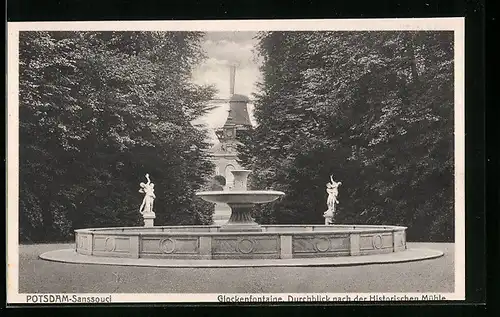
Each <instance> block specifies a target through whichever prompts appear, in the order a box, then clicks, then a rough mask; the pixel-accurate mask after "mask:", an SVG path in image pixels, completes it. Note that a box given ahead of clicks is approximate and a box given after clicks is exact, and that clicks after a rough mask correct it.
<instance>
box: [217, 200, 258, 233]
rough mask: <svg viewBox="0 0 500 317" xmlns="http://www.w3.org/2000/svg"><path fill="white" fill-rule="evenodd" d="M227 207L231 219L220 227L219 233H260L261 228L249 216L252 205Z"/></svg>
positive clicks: (230, 205) (231, 205)
mask: <svg viewBox="0 0 500 317" xmlns="http://www.w3.org/2000/svg"><path fill="white" fill-rule="evenodd" d="M229 207H231V217H230V218H229V220H228V221H227V222H226V223H225V224H224V225H222V226H221V227H220V232H240V231H251V232H262V227H261V226H260V225H259V224H258V223H256V222H255V221H254V220H253V218H252V216H251V212H252V207H253V204H229Z"/></svg>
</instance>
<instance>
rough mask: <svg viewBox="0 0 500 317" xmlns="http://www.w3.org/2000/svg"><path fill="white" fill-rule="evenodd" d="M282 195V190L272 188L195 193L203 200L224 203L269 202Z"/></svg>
mask: <svg viewBox="0 0 500 317" xmlns="http://www.w3.org/2000/svg"><path fill="white" fill-rule="evenodd" d="M284 195H285V193H284V192H280V191H274V190H242V191H236V190H234V191H207V192H198V193H196V196H198V197H201V198H202V199H203V200H206V201H209V202H212V203H225V204H262V203H269V202H272V201H275V200H276V199H278V198H279V197H281V196H284Z"/></svg>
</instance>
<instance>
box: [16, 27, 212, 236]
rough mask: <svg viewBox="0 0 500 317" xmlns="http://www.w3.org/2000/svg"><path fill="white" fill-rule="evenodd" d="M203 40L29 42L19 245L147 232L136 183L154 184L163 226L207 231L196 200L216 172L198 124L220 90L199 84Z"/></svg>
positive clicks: (24, 35)
mask: <svg viewBox="0 0 500 317" xmlns="http://www.w3.org/2000/svg"><path fill="white" fill-rule="evenodd" d="M202 38H203V34H201V33H196V32H21V34H20V41H19V43H20V44H19V61H20V63H19V97H20V104H19V117H20V122H19V143H20V144H19V172H20V175H19V176H20V179H19V181H20V183H19V184H20V187H19V188H20V193H19V198H20V205H19V207H20V209H19V217H20V218H19V224H20V239H21V241H54V240H65V239H68V238H70V237H71V236H72V234H73V230H74V229H77V228H82V227H96V226H128V225H142V223H141V217H140V215H139V212H138V210H139V206H140V203H141V200H142V195H141V194H140V193H139V192H138V190H139V182H143V181H145V179H144V175H145V174H146V173H149V174H150V175H151V178H152V182H153V183H155V191H156V196H157V199H156V201H155V212H156V215H157V219H156V223H157V224H159V225H162V224H182V223H194V224H206V223H209V222H210V221H211V216H212V212H213V208H212V205H211V204H209V203H205V202H203V201H201V200H199V199H196V198H194V197H195V196H194V193H195V191H197V190H199V189H200V187H201V186H203V184H205V183H206V179H207V177H208V176H209V175H210V174H211V172H212V169H213V166H212V164H211V163H210V161H209V160H208V159H207V154H206V150H207V149H208V147H209V144H207V143H206V141H205V139H206V137H205V136H206V133H205V131H204V130H203V129H201V128H200V127H196V126H193V125H192V124H191V122H192V121H193V120H195V119H196V118H198V117H200V116H202V115H203V114H204V113H205V112H206V110H207V109H206V104H207V100H209V99H211V98H212V97H213V94H214V90H213V89H212V88H210V87H200V86H196V85H194V84H192V83H191V81H190V76H191V70H192V68H193V67H194V66H195V65H196V64H197V63H199V62H200V61H201V60H202V59H203V58H204V56H203V52H202V50H201V48H200V43H201V40H202Z"/></svg>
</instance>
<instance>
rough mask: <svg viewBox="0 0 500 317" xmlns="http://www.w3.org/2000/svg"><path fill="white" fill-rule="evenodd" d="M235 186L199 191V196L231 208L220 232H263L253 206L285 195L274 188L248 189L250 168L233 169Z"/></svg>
mask: <svg viewBox="0 0 500 317" xmlns="http://www.w3.org/2000/svg"><path fill="white" fill-rule="evenodd" d="M231 173H232V174H233V175H234V187H233V188H232V189H231V190H229V191H211V192H199V193H196V195H197V196H199V197H201V198H202V199H204V200H206V201H210V202H213V203H225V204H227V205H228V206H229V207H230V208H231V217H230V218H229V220H228V221H227V222H226V223H225V224H223V225H222V226H221V227H220V229H219V231H220V232H262V231H263V229H262V227H261V226H260V225H259V224H258V223H256V222H255V221H254V220H253V218H252V215H251V214H252V207H253V206H254V205H255V204H262V203H268V202H272V201H275V200H276V199H278V198H279V197H281V196H283V195H285V193H283V192H279V191H272V190H247V177H248V174H250V171H249V170H233V171H231Z"/></svg>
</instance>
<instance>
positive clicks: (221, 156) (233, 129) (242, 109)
mask: <svg viewBox="0 0 500 317" xmlns="http://www.w3.org/2000/svg"><path fill="white" fill-rule="evenodd" d="M235 78H236V66H235V65H231V66H230V72H229V99H216V100H212V102H213V103H229V111H228V116H227V118H226V121H225V123H224V125H223V126H222V127H221V128H219V129H217V130H216V131H215V134H216V135H217V138H218V139H219V143H218V144H216V145H215V146H214V147H213V148H212V149H211V154H212V160H213V162H214V163H215V166H216V167H215V174H216V175H218V176H222V177H224V179H225V182H226V184H225V186H224V190H230V189H231V188H232V187H233V174H232V173H231V171H232V170H235V169H241V168H242V167H241V166H240V165H239V164H238V161H237V157H238V152H237V145H238V143H239V142H238V141H237V139H236V137H237V133H238V131H241V130H246V129H248V128H249V127H251V126H252V123H251V121H250V117H249V115H248V104H249V103H250V102H251V101H250V99H249V98H248V97H246V96H244V95H239V94H235V93H234V87H235ZM230 216H231V209H230V208H229V206H227V205H226V204H216V205H215V213H214V217H213V218H214V222H215V223H216V224H223V223H225V222H226V221H227V220H228V219H229V217H230Z"/></svg>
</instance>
